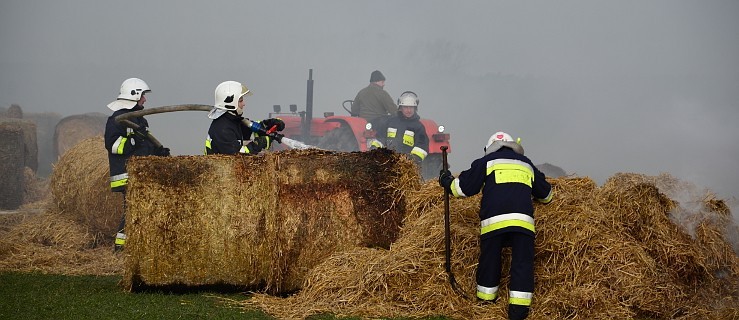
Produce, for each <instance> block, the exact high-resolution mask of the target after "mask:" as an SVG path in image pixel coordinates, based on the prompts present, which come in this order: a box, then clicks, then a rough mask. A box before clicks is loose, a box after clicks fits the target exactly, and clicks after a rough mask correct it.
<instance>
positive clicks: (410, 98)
mask: <svg viewBox="0 0 739 320" xmlns="http://www.w3.org/2000/svg"><path fill="white" fill-rule="evenodd" d="M400 106H409V107H416V108H418V95H416V93H414V92H413V91H406V92H403V93H402V94H400V98H398V107H400Z"/></svg>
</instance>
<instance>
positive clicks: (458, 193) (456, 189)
mask: <svg viewBox="0 0 739 320" xmlns="http://www.w3.org/2000/svg"><path fill="white" fill-rule="evenodd" d="M450 189H452V195H454V196H455V197H457V198H459V197H466V196H467V195H466V194H464V192H462V187H460V186H459V178H454V181H452V187H451V188H450Z"/></svg>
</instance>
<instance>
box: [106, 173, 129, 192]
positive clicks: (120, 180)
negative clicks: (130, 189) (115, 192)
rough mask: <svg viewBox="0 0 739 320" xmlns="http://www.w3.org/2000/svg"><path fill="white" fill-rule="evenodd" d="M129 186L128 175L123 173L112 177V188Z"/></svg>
mask: <svg viewBox="0 0 739 320" xmlns="http://www.w3.org/2000/svg"><path fill="white" fill-rule="evenodd" d="M126 184H128V173H121V174H117V175H114V176H111V177H110V187H111V188H115V187H120V186H125V185H126Z"/></svg>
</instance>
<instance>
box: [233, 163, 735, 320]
mask: <svg viewBox="0 0 739 320" xmlns="http://www.w3.org/2000/svg"><path fill="white" fill-rule="evenodd" d="M654 180H655V179H654V178H652V177H645V176H642V175H633V174H619V175H616V176H614V177H612V178H611V179H609V180H608V181H607V182H606V184H605V185H604V186H603V187H600V188H599V187H598V186H597V185H596V184H595V183H594V182H593V181H592V180H590V179H588V178H569V179H551V180H550V181H551V182H552V185H553V187H554V192H555V198H554V200H553V202H552V203H550V204H548V205H541V204H536V220H537V238H536V257H535V278H536V288H535V291H534V300H533V305H532V313H531V316H530V319H738V318H739V257H737V255H736V254H735V252H734V251H733V249H732V247H731V245H730V244H729V243H728V242H727V238H726V236H725V233H724V232H725V231H726V230H727V226H730V227H729V228H732V230H734V231H736V225H735V224H732V223H731V218H730V215H729V213H728V210H727V207H726V206H725V204H724V203H723V202H722V201H720V200H716V199H715V198H710V197H709V198H704V201H703V206H702V210H701V211H700V212H698V213H694V214H693V216H694V219H695V220H696V229H695V230H696V232H695V234H694V236H691V234H690V233H689V232H688V230H686V228H684V227H682V226H681V225H677V224H675V223H674V222H673V221H672V220H671V217H672V216H673V215H675V214H676V212H677V211H679V210H681V207H682V206H681V204H680V203H678V202H676V201H673V200H671V199H669V198H668V197H667V196H666V195H665V194H664V193H662V192H660V189H659V188H657V187H656V185H657V184H656V183H655V181H654ZM442 194H443V191H442V189H441V188H440V187H439V186H438V184H437V183H436V182H435V181H431V182H427V183H426V184H424V185H423V186H422V188H421V190H420V191H418V192H417V193H413V194H407V195H406V199H408V201H407V204H408V206H409V207H408V209H407V212H408V219H407V220H406V223H405V225H404V231H403V234H402V236H401V237H400V238H399V239H398V241H397V242H396V243H394V244H393V245H392V246H391V248H390V250H382V249H368V248H363V249H355V250H352V251H345V252H340V253H337V254H335V255H333V256H331V257H329V258H328V259H326V261H325V262H324V263H322V264H320V265H318V266H316V267H315V268H314V269H313V270H311V272H310V273H309V274H308V276H307V279H306V281H305V284H304V288H303V290H301V291H300V292H299V293H298V294H296V295H293V296H290V297H287V298H279V297H274V296H270V295H263V294H257V295H255V296H254V297H252V298H251V299H250V300H247V301H244V302H243V304H244V305H245V306H246V307H254V306H257V307H259V308H261V309H263V310H265V311H266V312H268V313H270V314H272V315H274V316H276V317H277V318H280V319H304V318H306V317H308V316H310V315H313V314H319V313H333V314H336V315H338V316H362V317H367V318H380V317H426V316H434V315H439V314H441V315H445V316H448V317H451V318H455V319H505V318H506V312H507V311H506V308H507V305H508V303H507V301H506V300H507V299H506V297H507V296H508V284H509V281H510V278H509V276H508V273H507V272H504V277H503V279H502V283H501V291H500V294H501V297H503V298H502V299H501V300H499V301H498V302H497V303H496V304H491V305H483V304H479V303H477V302H476V301H475V298H474V295H475V269H476V264H477V255H478V253H479V248H478V238H479V219H478V218H477V213H478V209H479V201H480V196H479V195H478V196H474V197H471V198H465V199H452V201H451V213H452V226H451V231H452V232H451V235H452V240H451V242H452V248H453V252H452V270H453V272H454V273H455V275H456V280H457V281H458V282H459V284H460V286H461V288H462V289H463V291H464V292H465V293H466V295H467V297H462V296H460V295H459V294H457V293H456V292H454V291H453V290H452V289H451V287H450V285H449V281H448V278H447V275H446V273H445V271H444V241H443V239H444V227H443V221H444V220H443V219H444V218H443V215H444V210H443V197H442ZM699 201H701V200H699ZM504 253H505V254H504V265H503V270H508V267H509V265H510V256H509V255H510V250H505V251H504Z"/></svg>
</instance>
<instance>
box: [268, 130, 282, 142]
mask: <svg viewBox="0 0 739 320" xmlns="http://www.w3.org/2000/svg"><path fill="white" fill-rule="evenodd" d="M269 137H270V138H272V140H275V141H277V142H279V143H282V138H284V137H285V135H284V134H281V133H277V132H272V133H271V134H270V135H269Z"/></svg>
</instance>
